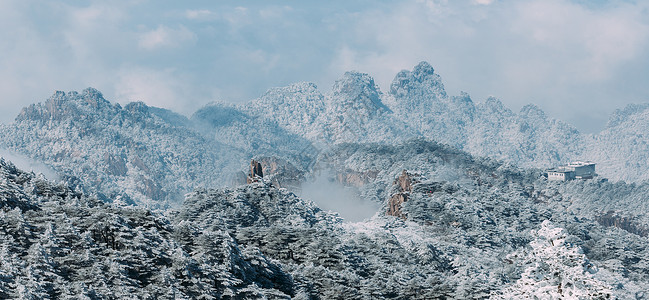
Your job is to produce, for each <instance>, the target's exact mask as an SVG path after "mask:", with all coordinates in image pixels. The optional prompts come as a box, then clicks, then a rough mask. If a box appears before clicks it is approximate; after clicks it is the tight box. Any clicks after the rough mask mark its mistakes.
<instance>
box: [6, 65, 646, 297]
mask: <svg viewBox="0 0 649 300" xmlns="http://www.w3.org/2000/svg"><path fill="white" fill-rule="evenodd" d="M648 129H649V105H631V106H628V107H627V108H624V109H621V110H618V111H616V112H615V113H614V114H613V115H612V116H611V118H610V121H609V123H608V124H607V127H606V129H604V130H603V131H602V132H600V133H597V134H583V133H580V132H579V131H578V130H576V129H575V128H574V127H572V126H570V125H569V124H567V123H564V122H562V121H559V120H554V119H551V118H549V117H548V116H546V115H545V114H544V112H543V111H542V110H541V109H539V108H538V107H537V106H535V105H532V104H530V105H527V106H525V107H523V108H522V109H521V111H520V112H513V111H511V110H510V109H508V108H506V107H505V106H504V105H503V104H502V103H501V102H500V101H499V100H497V99H496V98H489V99H486V100H485V101H484V102H479V103H476V102H474V101H473V100H472V99H471V98H470V96H469V95H468V94H461V95H456V96H449V95H448V94H447V93H446V91H445V90H444V85H443V83H442V79H441V77H440V76H439V75H437V74H436V73H435V71H434V69H433V68H432V67H431V66H430V65H429V64H428V63H426V62H422V63H420V64H418V65H417V66H415V67H414V68H413V69H412V70H404V71H401V72H399V73H398V74H397V75H396V77H395V79H394V80H393V82H392V84H391V85H390V87H389V89H387V90H386V91H381V90H380V89H379V87H378V86H377V85H376V84H375V82H374V80H373V79H372V77H370V76H369V75H367V74H363V73H359V72H347V73H345V74H344V75H343V76H342V78H341V79H339V80H337V81H336V82H335V83H334V85H333V88H332V90H331V91H330V92H328V93H323V92H321V91H320V90H319V89H318V87H317V86H315V85H314V84H311V83H296V84H293V85H290V86H287V87H281V88H274V89H271V90H269V91H268V92H266V93H265V94H264V95H262V96H261V97H260V98H258V99H254V100H252V101H251V102H248V103H244V104H239V105H233V104H226V103H213V104H211V105H208V106H205V107H203V108H202V109H200V110H198V111H196V112H195V113H194V114H193V115H192V116H191V117H190V118H187V117H185V116H182V115H179V114H176V113H174V112H172V111H169V110H166V109H161V108H156V107H150V106H147V105H145V104H144V103H141V102H134V103H130V104H128V105H125V106H123V107H122V106H121V105H119V104H115V103H111V102H110V101H108V100H106V99H104V97H103V95H102V94H101V92H99V91H97V90H95V89H92V88H88V89H86V90H84V91H82V92H56V93H55V94H54V95H53V96H51V97H50V98H49V99H47V100H46V101H44V102H42V103H39V104H34V105H30V106H28V107H26V108H24V109H23V110H22V112H21V113H20V114H19V115H18V116H17V117H16V120H15V122H14V123H12V124H6V125H2V126H0V137H2V138H1V139H0V148H5V149H7V150H8V151H11V152H12V153H15V154H19V155H21V156H24V157H28V158H31V159H33V160H34V161H35V162H38V163H42V164H45V165H47V166H49V167H51V168H52V169H53V170H54V171H55V172H56V173H57V174H58V176H60V178H49V179H54V180H58V181H59V183H53V182H49V181H48V180H47V179H45V178H42V177H40V176H39V175H35V174H31V173H26V172H24V171H21V170H19V169H17V168H16V167H15V166H14V165H12V164H11V163H8V162H4V161H2V162H0V171H1V173H2V176H3V179H2V181H0V195H2V202H0V208H1V209H2V210H1V211H0V213H2V214H3V216H4V217H3V218H0V220H1V222H2V223H0V238H1V239H2V240H1V241H2V248H1V249H0V251H3V252H2V253H4V254H6V255H3V257H6V258H7V259H6V261H5V262H4V263H2V264H0V267H1V268H3V269H2V271H3V272H4V274H9V275H6V276H2V275H0V296H1V297H9V298H18V297H27V298H29V297H33V298H62V297H72V298H74V297H76V296H80V295H83V296H84V297H88V298H91V299H95V298H96V299H104V298H111V297H121V296H124V295H129V294H133V295H136V297H140V298H146V297H154V298H155V297H157V298H170V299H171V298H183V297H186V298H201V297H204V298H206V299H209V298H211V297H212V298H232V299H243V298H246V297H247V298H251V297H252V298H263V297H266V298H270V299H282V298H302V299H319V298H320V299H330V298H341V299H360V298H403V299H412V298H414V297H429V298H431V297H433V298H435V297H436V298H488V297H493V298H505V299H508V298H512V297H513V298H516V297H532V296H537V297H541V298H543V297H575V298H580V297H582V298H598V299H599V298H601V299H605V298H607V297H617V298H639V299H643V298H644V297H647V296H648V295H646V294H644V291H647V290H649V286H648V285H647V283H648V282H649V265H648V264H647V261H646V259H644V258H646V257H649V253H647V251H649V250H648V249H649V245H648V243H649V240H648V239H647V236H648V235H649V201H647V200H646V199H648V198H649V183H647V182H646V181H645V180H646V179H649V172H648V171H647V170H649V159H647V158H648V156H649V148H648V147H649V136H647V135H646V132H649V131H648ZM253 158H254V159H256V160H258V161H260V162H261V163H262V165H263V168H264V178H263V179H259V180H253V181H257V182H253V183H252V184H246V174H245V173H243V172H244V171H246V170H247V168H248V166H249V164H250V160H251V159H253ZM576 159H584V160H592V161H595V162H596V163H597V171H598V173H599V174H600V177H599V178H595V179H592V180H586V181H573V182H566V183H557V182H548V181H547V180H546V179H545V178H543V176H542V172H541V169H544V168H548V167H552V166H555V165H557V164H560V163H566V162H568V161H571V160H576ZM316 178H319V179H322V178H324V179H325V180H327V181H330V182H336V183H338V184H340V185H341V186H342V188H344V189H347V190H348V191H350V193H348V194H343V193H331V194H330V195H329V196H330V197H347V196H343V195H354V197H355V198H358V199H362V200H364V201H369V202H371V203H373V204H374V205H373V206H362V205H348V204H346V203H349V202H350V201H354V199H352V198H354V197H350V199H331V200H330V201H329V202H331V203H336V204H335V205H334V209H333V210H339V211H343V210H345V209H351V207H356V208H357V209H358V207H363V208H365V209H366V208H372V207H379V209H378V210H377V211H375V212H371V213H370V215H371V214H372V213H373V214H374V215H373V217H371V218H369V219H368V220H364V221H361V222H356V223H351V222H343V220H342V219H341V218H340V217H339V216H338V215H337V214H336V213H335V212H327V211H323V210H322V209H321V208H320V207H319V206H318V203H314V202H312V201H310V200H309V192H310V191H309V190H308V188H307V187H308V186H309V185H303V183H305V182H308V181H311V182H312V183H313V182H318V181H317V180H315V181H314V179H316ZM301 187H304V189H302V188H301ZM285 188H286V189H285ZM296 194H298V195H302V196H303V197H299V196H297V195H296ZM305 198H306V199H305ZM319 201H327V199H326V197H325V199H324V200H319ZM336 206H337V207H336ZM386 212H389V215H386ZM56 216H60V218H59V217H56ZM93 220H94V221H93ZM95 221H97V223H96V224H95V223H93V222H95ZM98 221H101V222H98ZM26 228H29V229H26ZM120 257H123V259H120ZM138 257H144V258H145V260H141V259H138ZM68 264H72V265H75V266H78V268H77V269H73V268H69V267H66V266H67V265H68ZM153 269H155V270H153ZM92 274H104V275H102V276H103V277H96V276H95V275H92ZM93 276H95V277H93ZM93 278H94V279H93ZM66 285H70V287H69V288H63V286H66Z"/></svg>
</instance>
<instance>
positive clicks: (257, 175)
mask: <svg viewBox="0 0 649 300" xmlns="http://www.w3.org/2000/svg"><path fill="white" fill-rule="evenodd" d="M263 177H264V172H263V170H262V167H261V163H260V162H258V161H256V160H254V159H253V160H252V161H250V172H249V173H248V179H247V183H248V184H251V183H253V182H259V181H261V180H262V178H263Z"/></svg>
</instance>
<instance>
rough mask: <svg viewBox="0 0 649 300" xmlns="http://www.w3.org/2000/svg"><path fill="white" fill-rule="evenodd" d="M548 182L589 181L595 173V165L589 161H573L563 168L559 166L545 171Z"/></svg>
mask: <svg viewBox="0 0 649 300" xmlns="http://www.w3.org/2000/svg"><path fill="white" fill-rule="evenodd" d="M547 174H548V180H556V181H567V180H573V179H590V178H593V177H595V176H597V174H596V173H595V163H594V162H591V161H575V162H571V163H569V164H567V165H565V166H559V167H557V168H554V169H550V170H548V171H547Z"/></svg>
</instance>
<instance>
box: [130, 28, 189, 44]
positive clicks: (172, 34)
mask: <svg viewBox="0 0 649 300" xmlns="http://www.w3.org/2000/svg"><path fill="white" fill-rule="evenodd" d="M195 40H196V35H195V34H194V33H193V32H192V31H191V30H189V29H187V27H185V26H179V27H178V28H177V29H172V28H169V27H167V26H164V25H159V26H158V28H156V29H154V30H151V31H147V32H145V33H143V34H141V35H140V39H139V41H138V45H139V47H140V48H142V49H145V50H154V49H158V48H163V47H178V46H181V45H183V44H187V43H193V42H194V41H195Z"/></svg>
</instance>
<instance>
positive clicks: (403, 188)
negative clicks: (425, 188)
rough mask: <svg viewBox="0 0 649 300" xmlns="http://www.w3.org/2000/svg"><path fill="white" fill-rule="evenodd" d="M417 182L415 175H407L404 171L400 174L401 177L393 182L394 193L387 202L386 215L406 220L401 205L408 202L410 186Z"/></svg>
mask: <svg viewBox="0 0 649 300" xmlns="http://www.w3.org/2000/svg"><path fill="white" fill-rule="evenodd" d="M418 182H419V181H418V180H417V179H416V175H415V174H411V173H408V172H407V171H406V170H403V171H402V172H401V175H399V177H398V178H397V179H395V180H394V183H393V190H394V191H395V192H393V193H392V196H390V200H388V211H387V215H389V216H395V217H399V218H402V219H404V220H405V219H406V218H407V217H406V215H405V214H403V213H402V212H401V205H402V204H403V203H404V202H406V201H408V197H409V196H410V192H411V191H412V186H413V185H414V184H416V183H418Z"/></svg>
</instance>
